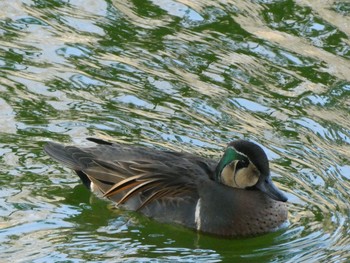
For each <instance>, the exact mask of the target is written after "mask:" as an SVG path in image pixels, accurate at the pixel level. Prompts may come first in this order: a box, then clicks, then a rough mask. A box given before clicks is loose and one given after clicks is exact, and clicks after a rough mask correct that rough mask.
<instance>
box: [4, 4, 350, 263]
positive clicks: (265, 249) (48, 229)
mask: <svg viewBox="0 0 350 263" xmlns="http://www.w3.org/2000/svg"><path fill="white" fill-rule="evenodd" d="M3 2H4V3H3V4H2V5H1V6H2V8H1V10H0V35H1V38H0V68H1V71H0V177H1V180H0V182H1V187H0V196H1V198H0V207H1V209H0V240H1V245H0V252H1V253H0V261H5V262H6V261H8V262H11V261H12V262H86V261H89V262H135V261H139V262H154V261H161V262H172V261H174V260H178V261H181V262H199V261H203V262H219V261H226V262H232V261H234V260H239V262H244V261H246V262H293V263H294V262H347V261H348V260H349V259H350V252H349V251H350V240H349V239H350V238H349V234H350V226H349V208H350V205H349V204H350V198H349V192H350V183H349V179H350V147H349V145H350V111H349V108H350V96H349V95H350V74H349V72H350V26H349V25H350V5H349V3H348V1H316V0H298V1H297V0H295V1H292V0H285V1H277V0H276V1H273V0H270V1H269V0H260V1H259V0H255V1H243V0H241V1H186V0H180V1H170V0H160V1H155V0H153V1H152V0H150V1H137V0H134V1H116V0H109V1H104V0H96V1H91V0H88V1H81V0H70V1H63V0H62V1H59V0H56V1H53V0H51V1H50V0H45V1H40V0H33V1H30V0H21V1H20V0H14V1H6V3H5V1H3ZM89 136H90V137H91V136H96V137H100V138H104V139H109V140H114V141H118V142H126V143H132V144H139V145H146V146H149V147H156V148H167V149H172V150H178V151H181V150H182V151H190V152H194V153H197V154H199V155H202V156H206V157H213V158H218V157H219V156H220V155H221V153H222V149H223V147H224V146H225V145H226V144H227V143H228V142H229V141H231V140H234V139H237V138H245V139H248V140H251V141H254V142H256V143H258V144H260V145H261V146H262V147H263V148H264V150H265V151H266V152H267V155H268V157H269V159H270V161H271V170H272V176H273V178H274V181H275V182H276V184H277V185H278V186H279V187H280V188H281V189H283V191H284V192H285V193H286V194H287V196H288V198H289V204H288V206H289V212H290V214H289V225H288V226H287V227H286V228H284V229H282V230H280V231H278V232H276V233H272V234H268V235H265V236H261V237H255V238H247V239H239V240H230V239H221V238H218V237H213V236H207V235H201V234H197V233H195V232H193V231H190V230H187V229H184V228H181V227H178V226H171V225H164V224H160V223H157V222H154V221H152V220H149V219H147V218H144V217H142V216H140V215H138V214H137V213H129V212H125V211H120V210H117V209H115V208H114V207H113V205H112V204H110V203H109V202H107V201H105V200H100V199H98V198H95V197H94V196H92V195H91V194H90V193H89V192H88V191H87V190H86V189H85V188H84V187H83V186H82V185H81V183H80V181H79V179H78V177H77V176H75V175H74V174H73V173H72V172H71V171H69V170H68V169H66V168H63V167H62V166H61V165H59V164H58V163H56V162H54V161H53V160H51V159H49V158H48V157H47V156H46V155H45V154H44V153H43V151H42V147H43V145H44V144H45V142H47V141H52V140H53V141H58V142H61V143H74V144H81V145H85V144H87V142H86V141H85V140H84V138H85V137H89Z"/></svg>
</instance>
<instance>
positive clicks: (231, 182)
mask: <svg viewBox="0 0 350 263" xmlns="http://www.w3.org/2000/svg"><path fill="white" fill-rule="evenodd" d="M88 140H89V141H92V142H94V143H95V145H94V146H89V147H78V146H65V145H62V144H58V143H54V142H49V143H48V144H47V145H46V146H45V148H44V149H45V151H46V153H47V154H48V155H50V156H51V157H52V158H53V159H55V160H57V161H59V162H60V163H62V164H64V165H65V166H67V167H69V168H70V169H72V170H74V171H75V172H76V173H77V175H78V176H79V177H80V179H81V181H82V182H83V183H84V185H85V186H87V187H88V188H89V189H90V190H91V191H93V192H95V193H99V194H101V193H102V195H103V196H104V197H106V198H108V199H110V200H112V201H114V202H116V204H117V206H118V207H121V208H124V209H127V210H134V211H139V212H141V213H142V214H144V215H146V216H148V217H151V218H154V219H156V220H158V221H160V222H165V223H176V224H180V225H183V226H186V227H188V228H191V229H194V230H197V231H200V232H203V233H209V234H215V235H221V236H230V237H246V236H254V235H259V234H264V233H268V232H272V231H275V230H277V229H279V227H280V226H281V225H282V224H283V223H285V222H286V221H287V215H288V211H287V206H286V204H285V202H286V201H287V198H286V196H285V195H284V194H283V193H282V192H281V191H280V190H279V189H278V188H277V187H276V186H275V185H274V184H273V182H272V180H271V176H270V169H269V162H268V159H267V156H266V154H265V152H264V151H263V149H262V148H261V147H260V146H258V145H257V144H255V143H252V142H249V141H246V140H237V141H233V142H231V143H229V144H228V146H227V148H226V150H225V152H224V154H223V156H222V158H221V160H220V161H219V162H217V161H215V160H210V159H207V158H204V157H200V156H196V155H193V154H190V153H185V152H172V151H160V150H155V149H150V148H146V147H141V146H130V145H124V144H116V143H111V142H108V141H105V140H101V139H96V138H88Z"/></svg>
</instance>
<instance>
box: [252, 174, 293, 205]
mask: <svg viewBox="0 0 350 263" xmlns="http://www.w3.org/2000/svg"><path fill="white" fill-rule="evenodd" d="M256 187H257V188H258V189H259V190H260V191H262V192H264V193H265V194H267V195H268V196H269V197H270V198H272V199H274V200H276V201H281V202H286V201H287V200H288V198H287V197H286V196H285V194H284V193H283V192H282V191H281V190H279V189H278V188H277V187H276V186H275V184H274V183H273V182H272V180H271V178H270V176H269V177H268V178H266V179H265V180H261V181H260V182H258V183H257V184H256Z"/></svg>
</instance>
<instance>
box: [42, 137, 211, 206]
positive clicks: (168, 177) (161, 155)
mask: <svg viewBox="0 0 350 263" xmlns="http://www.w3.org/2000/svg"><path fill="white" fill-rule="evenodd" d="M45 151H46V152H47V153H48V154H49V155H50V156H51V157H53V158H54V159H56V160H57V161H59V162H61V163H63V164H64V165H66V166H68V167H69V168H71V169H73V170H75V171H76V172H77V174H78V175H79V176H80V178H81V179H82V181H83V182H84V184H85V185H87V186H90V188H93V187H92V185H93V186H94V187H95V188H96V187H97V188H98V189H99V191H100V192H102V194H103V195H104V196H106V197H108V198H110V199H112V200H114V201H116V202H117V203H118V204H126V203H128V201H132V202H133V203H134V205H133V207H134V209H140V208H142V207H144V206H146V205H148V204H149V203H151V202H153V201H154V200H163V201H164V200H165V199H166V200H171V199H173V200H175V199H176V200H181V198H186V197H191V196H197V195H198V194H197V182H198V180H203V179H209V174H210V173H212V170H213V168H212V164H211V163H210V162H209V164H208V163H207V162H206V159H203V158H200V157H193V158H192V159H191V158H189V157H190V155H188V156H187V155H186V154H185V155H184V154H181V153H171V152H161V151H152V153H150V152H149V149H147V152H145V151H146V149H145V148H142V147H132V146H125V145H116V144H107V143H106V144H103V143H100V144H99V145H96V146H95V147H90V148H79V147H75V146H64V145H60V144H57V143H48V144H47V145H46V146H45Z"/></svg>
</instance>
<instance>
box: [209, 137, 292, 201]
mask: <svg viewBox="0 0 350 263" xmlns="http://www.w3.org/2000/svg"><path fill="white" fill-rule="evenodd" d="M215 180H216V181H218V182H220V183H223V184H225V185H228V186H231V187H235V188H242V189H258V190H260V191H262V192H264V193H266V194H267V195H268V196H269V197H270V198H272V199H274V200H277V201H282V202H286V201H287V197H286V196H285V195H284V194H283V193H282V192H281V190H279V189H278V188H277V187H276V186H275V185H274V184H273V182H272V180H271V176H270V168H269V161H268V159H267V156H266V154H265V152H264V150H263V149H262V148H261V147H260V146H258V145H257V144H255V143H252V142H249V141H245V140H238V141H233V142H231V143H230V144H229V145H228V146H227V148H226V150H225V153H224V156H223V157H222V158H221V160H220V162H219V164H218V165H217V167H216V171H215Z"/></svg>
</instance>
